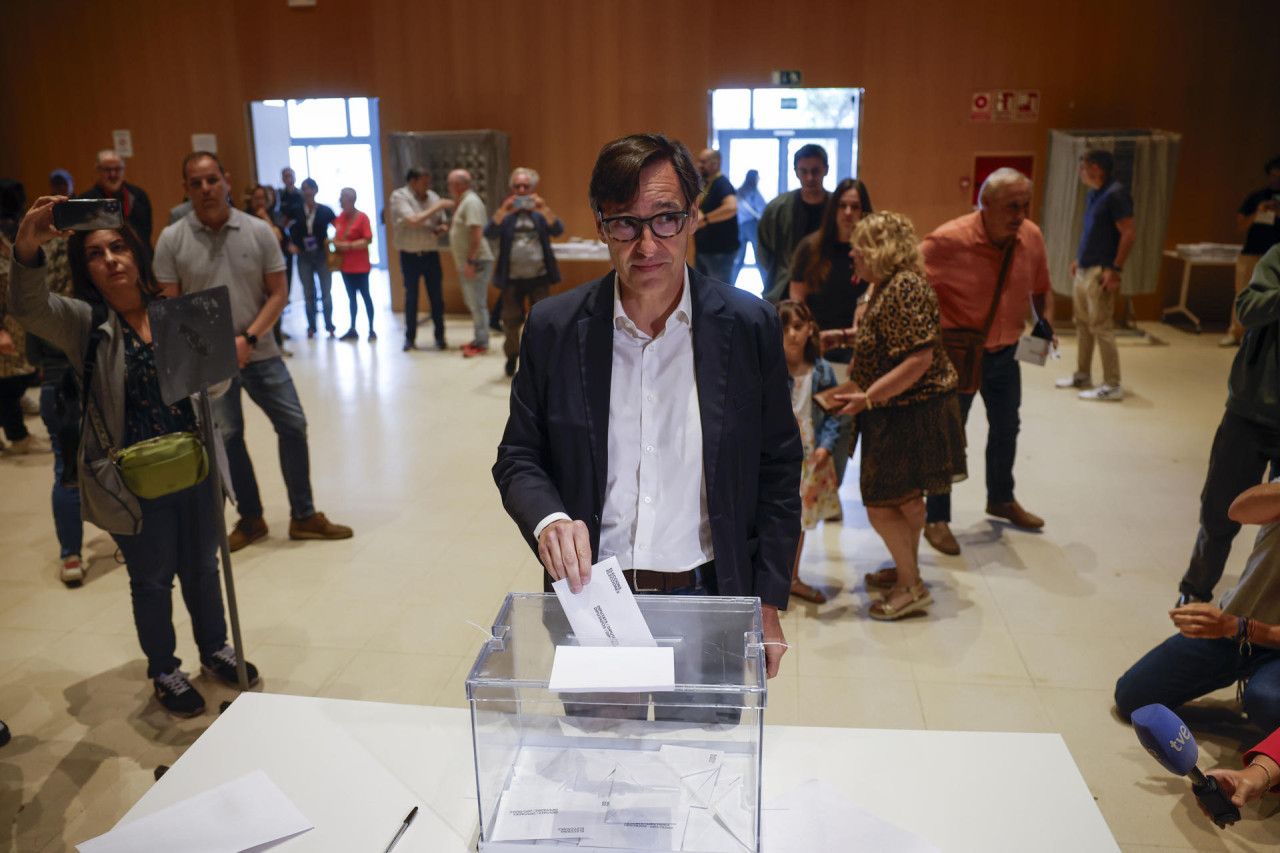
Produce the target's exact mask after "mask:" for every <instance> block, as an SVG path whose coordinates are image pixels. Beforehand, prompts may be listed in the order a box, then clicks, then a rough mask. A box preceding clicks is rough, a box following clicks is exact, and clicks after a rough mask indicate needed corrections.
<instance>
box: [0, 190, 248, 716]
mask: <svg viewBox="0 0 1280 853" xmlns="http://www.w3.org/2000/svg"><path fill="white" fill-rule="evenodd" d="M59 200H60V199H58V198H56V197H44V198H41V199H39V200H37V201H36V203H35V204H34V205H33V206H32V208H31V210H30V211H29V212H28V213H27V216H26V218H25V219H23V221H22V225H21V226H20V227H19V229H18V235H17V239H16V240H15V241H14V245H13V259H12V262H11V266H10V278H9V294H8V296H9V308H10V310H11V311H12V312H13V314H14V316H16V317H17V318H18V320H19V321H20V322H21V323H22V324H23V326H24V327H26V329H27V330H28V331H30V332H32V333H34V334H37V335H39V336H40V337H42V338H44V339H46V340H48V341H50V342H51V343H53V344H55V345H56V346H58V347H60V348H61V349H62V350H63V351H64V352H65V353H66V354H67V358H68V359H69V360H70V362H71V366H72V368H73V369H74V370H75V371H76V372H77V373H79V374H80V375H81V379H82V381H83V380H84V377H85V372H86V367H87V366H89V373H90V375H89V378H88V394H87V410H86V413H85V417H84V418H83V425H82V429H81V439H80V460H79V461H80V465H79V470H80V478H79V487H80V497H81V507H82V512H83V514H84V519H85V520H86V521H90V522H92V523H94V524H96V525H97V526H98V527H101V528H102V529H103V530H106V531H107V532H108V533H110V534H111V536H112V538H113V539H115V542H116V545H117V546H118V547H119V548H120V551H121V553H122V554H123V555H124V558H125V563H126V564H127V566H128V572H129V589H130V593H131V595H132V599H133V618H134V624H135V626H136V627H137V631H138V640H139V642H140V643H141V645H142V650H143V652H144V653H145V654H146V656H147V677H148V678H150V679H151V680H152V686H153V688H154V690H155V695H156V698H157V699H158V700H159V702H160V704H161V706H163V707H164V709H165V710H166V711H168V712H170V713H172V714H175V715H177V716H183V717H191V716H195V715H197V714H200V713H202V712H203V711H204V698H203V697H202V696H201V695H200V693H199V692H198V691H197V690H196V689H195V687H194V686H193V685H192V684H191V681H190V678H189V677H188V676H187V674H186V673H184V672H182V670H181V669H180V668H179V666H180V664H181V663H182V662H181V661H180V660H179V659H178V658H177V657H176V656H175V654H174V652H175V648H176V637H175V634H174V629H173V591H172V589H173V579H174V577H175V576H176V577H177V579H178V581H179V582H180V583H181V584H182V597H183V600H184V601H185V603H186V606H187V611H188V612H189V613H190V614H191V627H192V631H193V633H194V634H195V641H196V646H197V647H198V649H199V652H200V662H201V664H202V665H203V669H204V672H205V673H206V674H209V675H213V676H215V677H217V678H219V679H221V680H222V681H224V682H226V683H227V684H230V685H235V684H236V683H237V678H236V655H235V652H234V651H233V650H232V649H231V647H230V646H228V645H227V628H226V622H225V620H224V618H223V612H222V589H221V586H220V584H219V578H218V561H217V550H218V534H217V529H216V521H215V516H214V513H216V512H221V511H222V502H221V500H219V497H220V496H215V495H214V494H213V481H212V478H208V477H206V478H204V479H203V480H202V481H201V482H199V483H196V484H195V485H193V486H190V487H188V488H185V489H182V490H180V491H177V492H173V493H172V494H168V495H164V496H163V497H159V498H154V499H146V498H140V497H138V496H136V495H134V494H133V493H132V492H131V491H129V489H128V487H126V486H125V484H124V481H123V479H122V477H121V475H120V472H119V470H118V469H117V468H116V463H115V462H114V461H113V459H112V458H111V457H110V454H109V452H108V447H105V446H104V444H108V445H109V446H112V447H117V448H125V447H128V446H130V445H133V444H136V443H138V442H141V441H145V440H147V439H150V438H154V437H157V436H161V435H166V434H169V433H174V432H184V431H190V432H194V431H196V426H197V423H196V416H195V412H194V410H193V408H192V405H191V401H190V400H183V401H181V402H179V403H177V404H175V405H172V406H170V405H167V404H166V403H164V401H163V400H161V399H160V392H159V381H158V378H157V373H156V362H155V349H154V347H153V346H152V341H151V324H150V320H149V318H148V315H147V305H148V304H150V303H151V302H152V301H154V300H156V299H159V298H162V297H161V291H160V287H159V285H158V284H157V283H156V280H155V277H154V276H153V275H152V272H151V262H150V252H148V251H147V248H146V246H145V245H144V244H143V243H142V242H141V241H140V240H139V239H138V237H137V235H135V234H134V233H133V231H132V230H131V229H130V228H129V226H128V225H124V226H121V227H120V228H118V229H108V230H97V231H76V232H74V233H73V234H71V235H70V238H71V239H70V241H69V243H68V246H67V254H68V262H69V264H70V267H71V283H72V287H73V289H74V292H75V294H76V296H78V297H79V298H78V299H71V298H68V297H65V296H59V295H57V294H53V293H50V292H49V289H48V287H47V285H46V283H45V268H46V263H45V257H44V252H43V250H42V249H41V246H42V245H44V244H45V243H47V242H49V241H50V240H52V239H54V238H56V237H59V236H67V233H66V232H61V231H59V230H57V228H55V227H54V218H53V211H54V205H55V204H56V203H57V202H58V201H59ZM90 353H92V357H91V358H87V357H88V356H89V355H90ZM246 667H247V669H248V675H249V681H250V683H254V682H256V681H257V680H258V672H257V669H256V668H255V667H254V666H253V665H252V664H249V663H246Z"/></svg>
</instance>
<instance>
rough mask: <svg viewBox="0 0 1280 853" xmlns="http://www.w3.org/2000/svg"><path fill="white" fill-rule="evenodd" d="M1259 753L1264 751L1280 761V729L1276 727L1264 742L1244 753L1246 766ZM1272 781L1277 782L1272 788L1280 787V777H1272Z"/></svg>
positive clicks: (1266, 754) (1271, 757)
mask: <svg viewBox="0 0 1280 853" xmlns="http://www.w3.org/2000/svg"><path fill="white" fill-rule="evenodd" d="M1258 753H1262V754H1263V755H1265V756H1266V757H1267V758H1270V759H1271V760H1272V761H1275V762H1277V763H1280V729H1276V730H1275V731H1274V732H1272V733H1271V734H1270V735H1268V736H1267V737H1266V738H1265V739H1264V740H1263V741H1262V743H1260V744H1258V745H1257V746H1255V747H1254V748H1253V749H1251V750H1249V751H1248V752H1246V753H1245V754H1244V763H1245V766H1246V767H1248V766H1249V762H1250V761H1253V757H1254V756H1255V755H1257V754H1258ZM1271 781H1272V782H1275V783H1276V784H1275V785H1274V786H1272V788H1271V790H1273V791H1274V790H1275V789H1276V788H1280V779H1272V780H1271Z"/></svg>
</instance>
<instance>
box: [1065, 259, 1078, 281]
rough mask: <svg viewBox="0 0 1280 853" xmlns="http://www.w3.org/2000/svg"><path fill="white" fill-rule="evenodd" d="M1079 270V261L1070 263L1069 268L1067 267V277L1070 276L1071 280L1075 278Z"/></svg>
mask: <svg viewBox="0 0 1280 853" xmlns="http://www.w3.org/2000/svg"><path fill="white" fill-rule="evenodd" d="M1079 268H1080V263H1079V261H1072V262H1071V266H1069V267H1067V275H1069V276H1071V277H1072V278H1075V277H1076V270H1078V269H1079Z"/></svg>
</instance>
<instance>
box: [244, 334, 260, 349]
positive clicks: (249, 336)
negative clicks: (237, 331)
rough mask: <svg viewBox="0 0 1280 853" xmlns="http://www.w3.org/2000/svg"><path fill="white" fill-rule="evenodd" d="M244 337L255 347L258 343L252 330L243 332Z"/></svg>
mask: <svg viewBox="0 0 1280 853" xmlns="http://www.w3.org/2000/svg"><path fill="white" fill-rule="evenodd" d="M244 339H245V340H246V341H248V342H249V346H251V347H256V346H257V345H258V336H257V335H255V334H253V333H252V332H245V333H244Z"/></svg>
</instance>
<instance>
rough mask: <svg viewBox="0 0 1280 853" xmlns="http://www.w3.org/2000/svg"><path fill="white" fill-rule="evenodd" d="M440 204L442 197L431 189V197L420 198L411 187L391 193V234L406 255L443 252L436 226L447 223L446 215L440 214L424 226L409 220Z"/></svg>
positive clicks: (428, 191) (429, 191)
mask: <svg viewBox="0 0 1280 853" xmlns="http://www.w3.org/2000/svg"><path fill="white" fill-rule="evenodd" d="M439 203H440V196H439V195H437V194H436V191H435V190H427V197H426V198H425V199H419V198H418V197H417V196H416V195H414V193H413V190H412V189H410V188H409V187H408V186H403V187H400V188H399V189H397V190H395V192H393V193H391V204H390V205H388V207H390V209H391V211H390V212H391V216H390V219H391V231H392V234H393V235H394V236H395V241H396V248H397V249H399V250H400V251H402V252H436V251H439V250H440V241H439V238H438V237H436V226H438V225H441V224H443V223H444V212H443V211H440V212H437V213H436V214H435V215H434V216H432V217H431V218H430V219H428V220H427V221H426V222H424V223H422V224H421V225H412V224H410V223H409V221H408V219H409V217H410V216H416V215H417V214H419V213H422V211H424V210H426V209H428V208H430V207H432V206H433V205H436V204H439Z"/></svg>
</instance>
